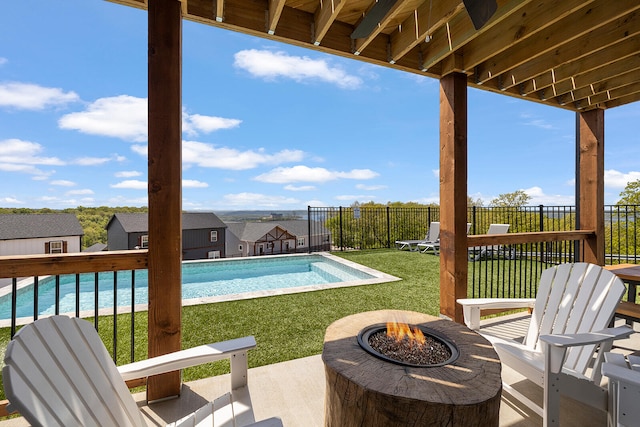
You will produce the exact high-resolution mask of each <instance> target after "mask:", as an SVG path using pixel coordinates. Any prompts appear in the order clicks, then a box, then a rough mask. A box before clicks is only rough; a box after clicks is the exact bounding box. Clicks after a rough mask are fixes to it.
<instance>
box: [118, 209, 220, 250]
mask: <svg viewBox="0 0 640 427" xmlns="http://www.w3.org/2000/svg"><path fill="white" fill-rule="evenodd" d="M106 228H107V246H108V249H109V250H110V251H115V250H126V249H144V248H148V247H149V243H150V242H149V217H148V214H146V213H117V214H114V215H113V216H112V217H111V219H110V220H109V222H108V223H107V227H106ZM226 228H227V226H226V225H225V223H224V222H222V220H220V218H218V217H217V216H216V215H215V214H214V213H213V212H184V213H183V214H182V259H183V260H193V259H205V258H224V257H225V256H226V255H225V238H226V233H225V230H226Z"/></svg>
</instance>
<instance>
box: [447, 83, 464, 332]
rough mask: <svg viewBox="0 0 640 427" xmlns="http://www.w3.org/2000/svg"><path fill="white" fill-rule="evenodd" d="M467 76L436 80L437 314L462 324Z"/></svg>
mask: <svg viewBox="0 0 640 427" xmlns="http://www.w3.org/2000/svg"><path fill="white" fill-rule="evenodd" d="M467 268H468V262H467V76H466V74H463V73H452V74H449V75H446V76H444V77H442V78H441V79H440V314H441V315H444V316H446V317H449V318H450V319H452V320H455V321H456V322H458V323H463V321H464V319H463V316H462V307H461V306H460V305H458V304H456V300H457V299H458V298H466V297H467Z"/></svg>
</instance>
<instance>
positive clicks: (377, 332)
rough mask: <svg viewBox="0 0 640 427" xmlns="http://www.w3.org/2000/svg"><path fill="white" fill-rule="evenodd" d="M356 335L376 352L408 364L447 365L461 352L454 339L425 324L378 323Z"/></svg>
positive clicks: (390, 359) (379, 356)
mask: <svg viewBox="0 0 640 427" xmlns="http://www.w3.org/2000/svg"><path fill="white" fill-rule="evenodd" d="M357 339H358V344H360V347H362V348H363V349H364V350H366V351H367V352H368V353H370V354H372V355H373V356H376V357H378V358H380V359H383V360H386V361H388V362H393V363H397V364H400V365H405V366H415V367H421V368H425V367H427V368H428V367H436V366H444V365H448V364H450V363H453V362H455V360H456V359H457V358H458V356H459V352H458V349H457V347H456V346H455V344H454V343H453V342H451V341H450V340H449V339H448V338H446V337H445V336H444V335H442V334H439V333H437V332H436V331H434V330H432V329H430V328H427V327H425V326H422V325H408V324H406V323H397V322H387V323H386V324H384V323H378V324H375V325H370V326H367V327H365V328H364V329H362V330H361V331H360V333H359V334H358V336H357Z"/></svg>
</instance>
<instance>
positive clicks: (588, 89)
mask: <svg viewBox="0 0 640 427" xmlns="http://www.w3.org/2000/svg"><path fill="white" fill-rule="evenodd" d="M639 68H640V66H638V67H636V68H633V69H630V70H629V72H627V73H624V74H621V75H619V76H614V77H612V78H610V79H606V80H601V81H597V82H596V83H593V84H590V85H588V86H585V87H581V88H580V89H576V90H574V91H572V92H571V98H572V99H573V100H576V101H577V100H580V99H586V98H587V97H590V96H594V95H598V94H602V93H604V92H607V91H609V92H610V91H613V90H616V89H619V88H624V87H625V86H627V88H629V86H630V85H632V84H633V83H634V82H635V81H636V73H638V69H639ZM615 93H616V94H617V93H618V92H615ZM557 96H560V94H559V95H557Z"/></svg>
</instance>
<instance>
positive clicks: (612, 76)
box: [555, 54, 640, 99]
mask: <svg viewBox="0 0 640 427" xmlns="http://www.w3.org/2000/svg"><path fill="white" fill-rule="evenodd" d="M638 69H640V54H637V55H634V56H631V57H628V58H625V59H622V60H620V61H616V62H614V63H611V64H606V65H604V66H603V67H599V68H596V69H594V70H590V71H588V72H586V73H583V74H580V75H577V76H575V78H573V79H567V80H564V81H563V82H560V83H558V84H557V85H555V87H556V92H557V94H558V95H557V96H562V95H565V94H568V93H570V92H573V93H574V96H578V99H582V98H583V97H584V96H581V95H582V93H583V91H585V92H588V91H590V90H591V86H594V90H595V91H596V93H597V92H601V91H603V90H607V89H611V88H612V87H616V86H610V85H611V84H613V85H616V84H619V83H620V82H622V80H617V79H624V78H626V79H631V80H635V79H636V78H637V75H636V74H635V73H637V72H638V71H637V70H638ZM632 71H635V73H633V72H632ZM607 82H609V83H607Z"/></svg>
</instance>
